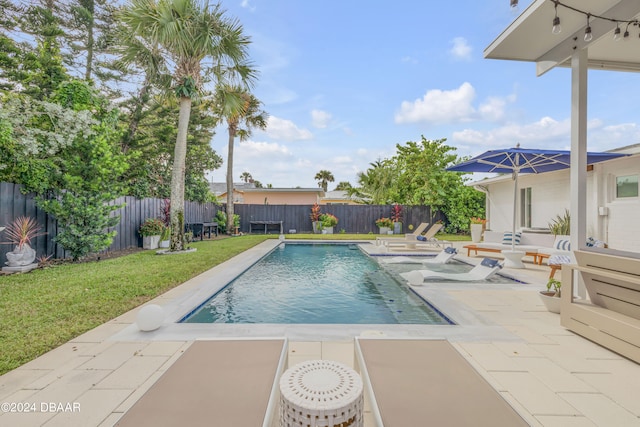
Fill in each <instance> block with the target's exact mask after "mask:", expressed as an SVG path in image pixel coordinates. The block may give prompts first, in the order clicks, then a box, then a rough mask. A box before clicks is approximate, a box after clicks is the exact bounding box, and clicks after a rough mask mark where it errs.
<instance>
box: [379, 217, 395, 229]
mask: <svg viewBox="0 0 640 427" xmlns="http://www.w3.org/2000/svg"><path fill="white" fill-rule="evenodd" d="M376 225H377V226H378V227H388V228H391V227H393V221H392V220H391V218H385V217H382V218H379V219H376Z"/></svg>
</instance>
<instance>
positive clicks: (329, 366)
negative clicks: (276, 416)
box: [280, 360, 363, 427]
mask: <svg viewBox="0 0 640 427" xmlns="http://www.w3.org/2000/svg"><path fill="white" fill-rule="evenodd" d="M362 407H363V397H362V379H361V378H360V375H358V373H357V372H356V371H354V370H353V369H351V368H349V367H348V366H346V365H344V364H342V363H338V362H334V361H331V360H309V361H306V362H302V363H298V364H297V365H295V366H293V367H291V368H289V369H287V370H286V371H285V373H284V374H282V377H280V427H294V426H295V427H300V426H305V427H307V426H309V427H348V426H354V427H363V419H362Z"/></svg>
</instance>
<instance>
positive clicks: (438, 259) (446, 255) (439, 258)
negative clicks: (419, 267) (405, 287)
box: [382, 247, 458, 264]
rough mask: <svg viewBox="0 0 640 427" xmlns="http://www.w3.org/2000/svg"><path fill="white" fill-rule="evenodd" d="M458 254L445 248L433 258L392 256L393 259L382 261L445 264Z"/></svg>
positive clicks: (453, 249)
mask: <svg viewBox="0 0 640 427" xmlns="http://www.w3.org/2000/svg"><path fill="white" fill-rule="evenodd" d="M457 254H458V251H457V250H456V249H455V248H453V247H448V248H445V249H444V250H443V251H442V252H440V253H439V254H438V255H436V256H435V257H433V258H415V257H408V256H394V257H393V258H389V259H386V260H385V259H383V260H382V261H383V262H385V263H388V264H446V263H448V262H449V261H451V260H452V259H453V257H455V256H456V255H457Z"/></svg>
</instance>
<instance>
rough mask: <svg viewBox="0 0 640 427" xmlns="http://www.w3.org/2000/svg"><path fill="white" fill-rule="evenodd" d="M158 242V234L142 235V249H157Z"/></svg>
mask: <svg viewBox="0 0 640 427" xmlns="http://www.w3.org/2000/svg"><path fill="white" fill-rule="evenodd" d="M159 242H160V235H157V236H143V237H142V248H143V249H158V243H159Z"/></svg>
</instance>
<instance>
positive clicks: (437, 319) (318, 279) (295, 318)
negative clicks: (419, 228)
mask: <svg viewBox="0 0 640 427" xmlns="http://www.w3.org/2000/svg"><path fill="white" fill-rule="evenodd" d="M183 322H188V323H287V324H305V323H307V324H435V325H448V324H451V323H450V322H449V321H447V319H446V318H444V317H443V316H441V315H440V314H439V313H438V312H437V311H436V310H434V309H433V308H432V307H431V306H429V305H428V304H426V303H425V302H424V300H422V299H421V298H420V297H418V296H417V295H416V294H414V293H413V292H412V291H411V290H409V289H408V288H407V287H405V286H401V285H400V284H399V283H398V282H397V281H395V280H394V279H393V278H392V277H391V276H389V275H388V274H387V273H385V271H384V270H382V269H381V268H380V266H379V265H378V264H377V263H376V262H375V261H374V260H372V259H371V258H370V257H369V256H367V255H366V254H364V253H362V252H361V251H360V249H359V248H358V247H357V246H355V245H347V244H299V243H294V244H291V243H287V244H286V245H285V244H282V245H280V246H279V247H278V248H276V249H275V250H274V251H272V252H271V253H269V254H268V255H267V256H265V257H264V258H262V259H261V260H260V261H258V262H257V263H256V264H254V265H253V266H252V267H251V268H249V269H248V270H247V271H245V272H244V273H243V274H242V275H240V276H239V277H237V278H236V279H235V280H234V281H233V282H231V283H230V284H229V285H228V286H226V287H225V288H223V289H222V290H221V291H220V292H218V293H217V294H216V295H214V296H213V297H211V299H209V300H208V301H206V302H205V303H204V304H203V305H202V306H200V307H199V308H198V309H197V310H195V311H194V312H193V313H191V314H190V315H189V316H187V317H186V318H185V319H183Z"/></svg>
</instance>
